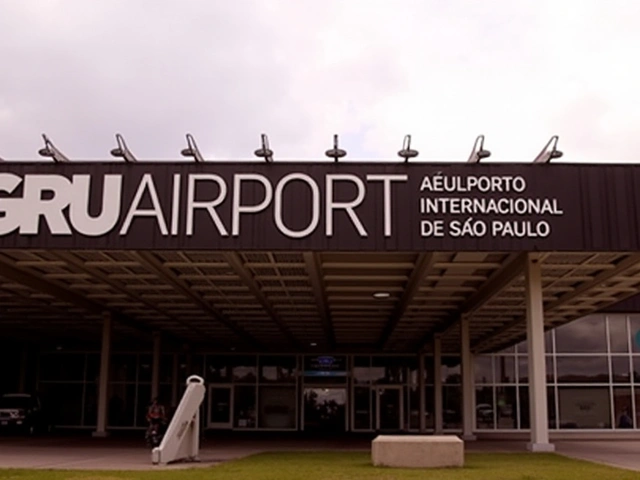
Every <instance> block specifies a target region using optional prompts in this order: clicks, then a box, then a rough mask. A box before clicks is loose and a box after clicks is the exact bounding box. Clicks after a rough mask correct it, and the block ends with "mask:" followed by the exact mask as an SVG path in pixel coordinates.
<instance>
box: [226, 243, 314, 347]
mask: <svg viewBox="0 0 640 480" xmlns="http://www.w3.org/2000/svg"><path fill="white" fill-rule="evenodd" d="M224 258H225V260H226V261H227V263H228V264H229V266H230V267H231V269H232V270H233V271H234V272H235V273H236V275H238V276H239V277H240V279H241V280H242V281H243V283H244V284H245V285H246V286H247V288H248V289H249V291H251V293H252V294H253V296H254V297H256V299H257V300H258V302H260V304H261V305H262V307H263V308H264V310H265V311H266V312H267V313H268V314H269V316H270V317H271V318H272V320H273V321H274V322H275V323H276V325H278V328H279V329H280V331H281V332H282V333H283V334H284V335H285V337H287V340H289V342H290V343H291V344H292V345H293V346H294V347H296V348H300V343H299V342H298V340H297V339H296V338H295V337H294V335H293V334H292V333H291V331H290V330H289V328H288V327H287V326H286V325H285V323H284V321H283V320H282V319H281V318H280V317H279V315H278V313H277V312H276V311H275V310H274V309H273V306H272V305H271V303H270V302H269V300H268V299H267V297H266V296H265V294H264V293H263V292H262V290H261V289H260V286H259V285H258V283H257V282H256V280H255V279H254V278H253V275H252V274H251V273H250V272H249V270H247V268H245V266H244V261H243V260H242V258H240V255H239V254H238V253H236V252H227V253H225V254H224ZM306 279H307V278H306V277H305V280H306Z"/></svg>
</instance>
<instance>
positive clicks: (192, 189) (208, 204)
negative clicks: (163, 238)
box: [187, 173, 229, 237]
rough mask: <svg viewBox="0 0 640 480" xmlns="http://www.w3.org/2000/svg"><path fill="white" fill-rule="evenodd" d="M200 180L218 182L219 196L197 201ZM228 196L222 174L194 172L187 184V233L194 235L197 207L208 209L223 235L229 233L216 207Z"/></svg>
mask: <svg viewBox="0 0 640 480" xmlns="http://www.w3.org/2000/svg"><path fill="white" fill-rule="evenodd" d="M198 181H203V182H214V183H217V184H218V189H219V190H220V191H219V193H218V197H217V198H216V199H215V200H208V201H201V202H196V201H195V198H196V182H198ZM226 196H227V184H226V183H225V181H224V180H223V179H222V177H221V176H219V175H215V174H208V173H194V174H191V175H189V179H188V184H187V235H189V236H190V235H193V217H194V212H195V210H196V209H204V210H206V211H207V213H208V214H209V217H211V219H212V220H213V223H214V224H215V226H216V228H217V229H218V233H220V235H222V236H223V237H226V236H227V235H229V233H228V232H227V229H226V228H225V226H224V224H223V223H222V220H220V215H218V212H216V207H218V206H219V205H220V204H221V203H222V202H223V201H224V199H225V198H226Z"/></svg>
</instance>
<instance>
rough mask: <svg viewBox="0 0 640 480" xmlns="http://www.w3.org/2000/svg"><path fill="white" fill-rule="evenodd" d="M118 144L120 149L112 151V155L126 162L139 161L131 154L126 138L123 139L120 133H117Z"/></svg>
mask: <svg viewBox="0 0 640 480" xmlns="http://www.w3.org/2000/svg"><path fill="white" fill-rule="evenodd" d="M116 142H117V143H118V147H117V148H114V149H113V150H111V155H113V156H114V157H121V158H124V161H125V162H129V163H134V162H136V161H137V160H136V157H134V156H133V153H131V150H129V148H128V147H127V144H126V143H125V141H124V138H122V135H120V134H119V133H116Z"/></svg>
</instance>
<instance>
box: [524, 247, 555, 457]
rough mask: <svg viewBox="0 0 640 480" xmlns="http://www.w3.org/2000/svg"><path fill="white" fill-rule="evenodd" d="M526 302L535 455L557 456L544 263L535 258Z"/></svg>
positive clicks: (530, 259) (528, 271)
mask: <svg viewBox="0 0 640 480" xmlns="http://www.w3.org/2000/svg"><path fill="white" fill-rule="evenodd" d="M525 301H526V307H527V343H528V350H529V415H530V418H531V441H530V443H529V444H528V446H527V448H528V449H529V450H530V451H532V452H553V451H554V450H555V446H554V445H553V444H551V443H549V425H548V423H547V422H548V418H547V413H548V412H547V379H546V361H545V350H544V308H543V303H542V278H541V273H540V263H539V261H538V257H537V255H535V254H529V255H528V256H527V263H526V267H525Z"/></svg>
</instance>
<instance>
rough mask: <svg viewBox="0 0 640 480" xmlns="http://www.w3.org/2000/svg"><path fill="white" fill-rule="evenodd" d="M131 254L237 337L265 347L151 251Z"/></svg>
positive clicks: (255, 345) (259, 347)
mask: <svg viewBox="0 0 640 480" xmlns="http://www.w3.org/2000/svg"><path fill="white" fill-rule="evenodd" d="M132 255H133V256H134V257H135V258H136V259H137V260H138V262H139V263H140V264H141V265H143V266H144V267H146V268H148V269H149V270H150V271H152V272H153V273H155V274H156V275H157V276H158V277H160V278H161V279H163V280H164V281H165V282H167V283H168V284H170V285H172V286H173V287H174V288H175V289H176V290H178V291H179V292H181V293H182V294H183V295H184V296H185V297H187V298H189V299H191V301H192V302H194V303H195V304H196V305H198V306H199V307H200V308H202V310H204V311H205V312H207V313H208V314H210V315H211V316H212V317H213V318H214V319H215V320H217V321H218V322H220V323H222V324H223V325H225V326H226V327H227V328H229V329H230V330H231V331H232V332H233V333H235V334H236V335H237V336H238V337H240V338H242V339H243V340H245V341H246V342H248V343H249V344H250V345H251V346H252V347H254V348H258V349H264V348H265V347H264V346H263V345H262V344H261V343H260V342H258V340H256V339H255V338H254V337H253V336H251V335H250V334H249V333H248V332H246V331H245V330H244V329H243V328H242V327H240V325H238V324H236V323H235V322H234V321H232V320H230V319H228V318H226V317H225V316H224V315H223V314H222V313H221V312H219V311H218V310H217V309H216V308H214V307H213V306H212V305H210V304H209V303H208V302H207V301H205V300H204V299H203V298H202V297H200V295H199V294H198V293H196V292H195V291H194V290H192V289H191V288H189V286H188V285H186V284H185V283H184V282H183V281H182V280H181V279H179V278H178V277H176V276H175V275H174V274H173V272H171V271H170V270H168V269H167V268H165V266H164V265H163V263H162V262H161V261H160V260H159V259H158V258H157V257H156V256H155V254H153V253H151V252H143V251H137V252H132Z"/></svg>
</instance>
